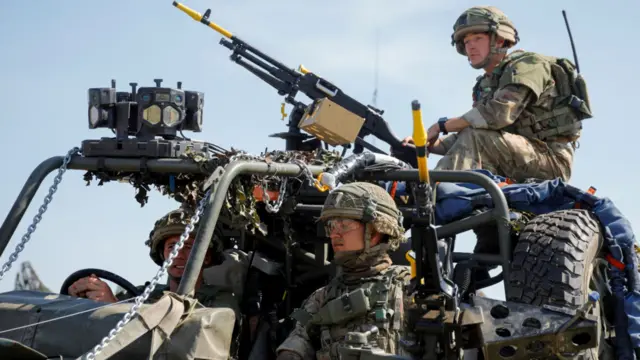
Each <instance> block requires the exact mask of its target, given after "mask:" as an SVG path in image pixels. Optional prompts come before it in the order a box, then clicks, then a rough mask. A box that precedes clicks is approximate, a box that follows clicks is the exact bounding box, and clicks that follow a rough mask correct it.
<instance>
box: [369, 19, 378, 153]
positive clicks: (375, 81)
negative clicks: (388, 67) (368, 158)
mask: <svg viewBox="0 0 640 360" xmlns="http://www.w3.org/2000/svg"><path fill="white" fill-rule="evenodd" d="M375 49H376V50H375V58H374V65H373V72H374V75H373V76H374V77H373V98H372V99H371V105H373V106H374V107H376V108H377V107H378V73H379V71H378V69H379V68H378V66H379V64H378V62H379V57H380V33H379V31H378V29H376V43H375ZM372 145H373V146H377V139H376V138H373V139H372Z"/></svg>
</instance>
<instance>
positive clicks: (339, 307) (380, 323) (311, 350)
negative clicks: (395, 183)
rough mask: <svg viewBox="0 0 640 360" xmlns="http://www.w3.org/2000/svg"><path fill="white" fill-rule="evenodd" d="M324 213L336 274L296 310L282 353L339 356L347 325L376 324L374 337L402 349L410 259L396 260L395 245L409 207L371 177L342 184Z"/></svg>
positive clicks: (350, 328)
mask: <svg viewBox="0 0 640 360" xmlns="http://www.w3.org/2000/svg"><path fill="white" fill-rule="evenodd" d="M320 220H321V221H324V222H325V229H326V233H327V234H328V235H329V237H330V238H331V245H332V247H333V250H334V253H335V255H334V260H333V261H334V263H335V264H336V265H337V276H336V277H335V278H334V279H333V280H332V281H331V282H330V283H329V284H328V285H327V286H325V287H323V288H320V289H318V290H316V291H315V292H314V293H313V294H311V296H310V297H309V298H308V299H307V300H306V301H305V302H304V303H303V305H302V309H298V310H296V311H294V313H293V314H292V317H293V318H295V319H296V320H297V324H296V327H295V329H294V330H293V331H292V332H291V334H290V335H289V337H288V338H287V339H286V340H285V341H284V342H283V343H282V344H281V345H280V346H279V347H278V349H277V353H278V360H285V359H298V360H299V359H316V358H317V359H327V360H328V359H338V348H339V347H340V346H341V345H343V344H344V340H345V335H346V334H347V333H348V332H367V331H370V330H372V329H374V327H375V328H377V329H378V333H377V334H376V333H374V335H372V336H371V337H369V340H370V341H371V342H373V343H375V344H377V346H378V347H379V348H380V349H382V350H384V351H386V352H387V353H392V354H401V353H402V352H401V349H400V344H399V340H400V337H401V335H402V333H403V329H404V327H405V318H404V307H405V301H406V297H405V295H404V286H405V285H406V284H408V282H409V280H410V276H411V274H410V270H409V268H408V267H406V266H399V265H392V262H391V259H390V257H389V255H388V252H389V251H393V250H395V249H397V248H398V246H399V245H400V242H402V241H404V240H405V239H404V233H405V230H404V228H403V227H402V214H401V212H400V211H399V210H398V208H397V206H396V204H395V202H394V200H393V198H392V197H391V196H390V195H389V194H388V193H387V192H386V191H385V190H384V189H382V188H381V187H380V186H377V185H375V184H370V183H362V182H360V183H351V184H346V185H343V186H341V187H339V188H337V189H336V190H334V191H333V192H331V193H330V194H329V196H328V197H327V199H326V201H325V204H324V207H323V209H322V213H321V216H320Z"/></svg>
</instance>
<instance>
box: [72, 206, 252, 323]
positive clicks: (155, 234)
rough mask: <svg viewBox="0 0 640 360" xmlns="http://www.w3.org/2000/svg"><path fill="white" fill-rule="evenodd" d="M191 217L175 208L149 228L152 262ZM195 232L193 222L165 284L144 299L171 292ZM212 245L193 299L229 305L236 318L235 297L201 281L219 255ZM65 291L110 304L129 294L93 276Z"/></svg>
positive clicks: (167, 249)
mask: <svg viewBox="0 0 640 360" xmlns="http://www.w3.org/2000/svg"><path fill="white" fill-rule="evenodd" d="M191 216H192V213H191V211H189V210H186V209H184V208H179V209H177V210H173V211H171V212H169V213H168V214H166V215H165V216H163V217H162V218H160V219H159V220H158V221H156V223H155V225H154V228H153V230H152V231H151V233H150V234H149V239H148V240H147V241H146V245H147V246H149V247H150V250H149V255H150V256H151V259H152V260H153V261H154V262H155V263H156V264H158V265H159V266H162V264H163V263H164V260H165V259H166V258H167V257H168V256H169V254H170V253H171V251H172V250H173V247H174V245H175V244H176V243H177V242H178V241H179V240H180V236H181V235H182V233H183V232H184V230H185V226H186V225H187V222H188V220H189V218H190V217H191ZM197 231H198V228H197V225H196V227H195V228H194V230H193V231H192V232H191V235H190V237H189V238H188V239H187V240H186V241H185V243H184V246H183V247H182V249H180V251H179V252H178V255H177V256H176V257H175V258H174V259H173V262H172V263H171V266H170V267H169V268H168V269H167V276H168V278H169V284H168V285H160V284H158V285H156V287H155V289H154V291H152V292H151V294H150V295H149V298H148V299H147V302H149V303H152V302H155V301H157V300H159V299H160V298H161V297H162V295H163V294H164V292H165V291H171V292H175V291H176V290H177V289H178V285H179V284H180V280H181V278H182V276H183V274H184V268H185V265H186V264H187V259H188V258H189V254H190V253H191V247H192V246H193V242H194V240H195V234H196V233H197ZM216 244H217V243H216V242H215V241H211V242H210V247H209V250H208V252H207V254H206V256H205V259H204V263H203V265H202V269H201V270H200V274H199V276H198V280H197V282H196V285H195V298H196V299H197V300H198V301H199V302H200V303H201V304H202V305H204V306H207V307H229V308H231V309H233V310H234V311H235V312H236V319H239V316H240V310H239V309H240V308H239V304H238V300H237V299H236V298H235V294H233V293H231V292H227V291H220V289H218V287H216V286H212V285H208V284H205V283H204V280H203V272H204V270H205V268H208V267H211V266H213V265H216V262H217V261H214V260H217V259H214V256H216V255H218V254H220V251H219V250H221V249H215V250H214V247H215V246H217V245H216ZM144 287H145V286H141V287H140V289H141V290H142V289H144ZM69 294H70V295H72V296H77V297H83V298H87V299H92V300H96V301H104V302H111V303H113V302H116V301H119V300H124V299H126V298H127V297H129V296H131V295H127V296H121V297H120V298H118V297H116V296H115V295H114V294H113V292H112V291H111V288H110V287H109V285H108V284H107V283H106V282H104V281H102V280H100V279H99V278H98V277H97V276H95V275H94V276H87V277H85V278H82V279H79V280H77V281H76V282H74V283H73V284H71V286H70V287H69Z"/></svg>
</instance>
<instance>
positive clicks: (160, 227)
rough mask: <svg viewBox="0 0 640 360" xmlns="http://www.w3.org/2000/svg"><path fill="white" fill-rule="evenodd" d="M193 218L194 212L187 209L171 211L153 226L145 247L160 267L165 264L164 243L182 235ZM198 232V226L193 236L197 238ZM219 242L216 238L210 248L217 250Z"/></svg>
mask: <svg viewBox="0 0 640 360" xmlns="http://www.w3.org/2000/svg"><path fill="white" fill-rule="evenodd" d="M192 216H193V210H191V209H190V208H187V207H184V206H183V207H180V208H178V209H176V210H172V211H169V212H168V213H167V214H166V215H164V216H163V217H161V218H160V219H158V220H157V221H156V223H155V224H154V225H153V229H152V230H151V232H150V233H149V238H148V239H147V241H146V242H145V245H147V246H149V256H150V257H151V259H152V260H153V262H155V263H156V264H158V265H159V266H162V264H163V263H164V260H165V259H164V241H165V240H166V239H167V238H168V237H169V236H174V235H182V233H183V232H184V230H185V227H186V226H187V224H188V222H189V219H190V218H191V217H192ZM197 232H198V224H196V226H195V227H194V229H193V231H192V232H191V236H195V234H197ZM218 244H220V242H219V241H217V239H216V238H215V235H214V239H212V240H211V241H210V242H209V248H214V249H217V247H218ZM212 265H213V264H212Z"/></svg>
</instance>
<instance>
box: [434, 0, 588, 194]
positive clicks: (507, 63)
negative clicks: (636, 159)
mask: <svg viewBox="0 0 640 360" xmlns="http://www.w3.org/2000/svg"><path fill="white" fill-rule="evenodd" d="M453 28H454V33H453V35H452V40H453V41H452V44H454V45H455V46H456V49H457V51H458V52H459V53H460V54H462V55H466V53H465V49H464V44H463V42H462V41H463V39H464V37H465V35H467V34H469V33H480V32H486V33H489V35H490V36H491V45H490V46H491V52H490V54H489V56H487V57H486V59H485V60H484V61H483V62H482V63H481V64H478V65H476V66H474V67H475V68H482V67H484V66H486V65H487V64H488V62H489V60H490V59H491V57H492V56H491V55H493V54H499V53H506V51H507V49H508V48H509V47H511V46H513V45H515V44H516V43H517V42H518V41H519V37H518V34H517V31H516V29H515V27H514V25H513V23H512V22H511V21H510V20H509V19H508V18H507V17H506V15H505V14H504V13H503V12H502V11H500V10H498V9H497V8H495V7H493V6H488V7H473V8H471V9H469V10H467V11H465V12H464V13H463V14H462V15H461V16H460V17H459V18H458V20H457V21H456V24H455V25H454V27H453ZM496 36H500V37H501V38H503V39H505V40H506V45H505V47H501V48H497V47H496ZM558 60H559V61H560V63H558V62H557V61H558ZM560 65H562V66H560ZM563 66H566V67H567V68H566V69H568V70H565V69H564V68H563ZM573 68H574V66H573V64H571V62H569V61H568V60H566V59H556V58H554V57H549V56H544V55H540V54H536V53H532V52H524V51H515V52H513V53H511V54H509V55H507V56H505V58H504V59H503V61H502V62H501V63H500V64H498V65H497V66H496V67H495V69H494V70H493V72H492V73H490V74H484V75H481V76H480V77H478V79H477V82H476V85H475V86H474V89H473V108H472V109H471V110H469V111H468V112H467V113H465V114H464V115H462V118H463V119H465V120H466V121H467V122H468V123H469V124H470V126H469V127H468V128H466V129H464V130H462V131H460V132H459V133H458V134H451V135H449V136H447V137H445V138H443V139H442V145H443V147H444V149H445V152H446V153H445V155H444V157H443V158H442V159H441V160H440V161H439V162H438V164H437V166H436V169H438V170H468V169H478V168H482V169H486V170H489V171H491V172H493V173H495V174H499V175H503V176H506V177H509V178H511V179H513V180H515V181H519V182H520V181H523V180H525V179H527V178H538V179H554V178H562V179H563V180H565V181H568V180H569V179H570V178H571V168H572V164H573V156H574V151H575V142H576V141H577V140H578V138H579V137H580V131H581V129H582V125H581V120H583V119H586V118H590V117H591V112H590V110H589V108H588V98H587V94H586V88H583V89H578V90H576V89H574V88H573V87H574V81H575V79H574V78H572V76H573V73H572V70H573ZM566 71H570V72H571V74H567V72H566ZM579 80H581V77H580V78H579ZM581 90H583V93H580V91H581ZM574 92H578V94H577V95H578V96H576V95H574ZM581 99H585V101H582V100H581Z"/></svg>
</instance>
